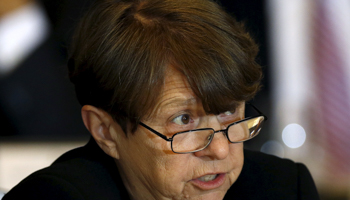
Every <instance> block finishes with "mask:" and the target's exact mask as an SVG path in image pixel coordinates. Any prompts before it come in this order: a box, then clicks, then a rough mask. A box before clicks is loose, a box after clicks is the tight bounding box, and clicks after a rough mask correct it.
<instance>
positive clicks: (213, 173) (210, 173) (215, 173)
mask: <svg viewBox="0 0 350 200" xmlns="http://www.w3.org/2000/svg"><path fill="white" fill-rule="evenodd" d="M226 173H227V172H209V173H206V174H203V175H200V176H197V177H195V178H194V179H198V178H200V177H203V176H207V175H217V174H226ZM194 179H193V180H194Z"/></svg>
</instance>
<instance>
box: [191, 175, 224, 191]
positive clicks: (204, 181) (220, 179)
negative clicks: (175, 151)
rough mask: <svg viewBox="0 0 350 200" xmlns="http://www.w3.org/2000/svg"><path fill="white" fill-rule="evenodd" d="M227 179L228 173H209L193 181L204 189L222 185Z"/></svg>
mask: <svg viewBox="0 0 350 200" xmlns="http://www.w3.org/2000/svg"><path fill="white" fill-rule="evenodd" d="M225 180H226V174H225V173H223V174H209V175H205V176H201V177H199V178H197V179H193V180H192V182H193V183H194V184H195V185H196V186H197V187H199V188H200V189H202V190H211V189H215V188H218V187H220V186H221V185H223V184H224V182H225Z"/></svg>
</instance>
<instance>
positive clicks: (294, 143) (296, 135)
mask: <svg viewBox="0 0 350 200" xmlns="http://www.w3.org/2000/svg"><path fill="white" fill-rule="evenodd" d="M305 139H306V133H305V130H304V128H303V127H302V126H300V125H299V124H289V125H287V126H286V127H285V128H284V129H283V132H282V140H283V142H284V144H285V145H287V146H288V147H290V148H293V149H294V148H299V147H301V146H302V145H303V144H304V142H305Z"/></svg>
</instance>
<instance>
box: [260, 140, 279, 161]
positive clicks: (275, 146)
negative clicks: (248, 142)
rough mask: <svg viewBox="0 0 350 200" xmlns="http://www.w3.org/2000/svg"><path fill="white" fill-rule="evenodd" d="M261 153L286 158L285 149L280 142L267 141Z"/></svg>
mask: <svg viewBox="0 0 350 200" xmlns="http://www.w3.org/2000/svg"><path fill="white" fill-rule="evenodd" d="M260 151H261V152H263V153H267V154H270V155H275V156H278V157H281V158H283V157H284V149H283V146H282V144H281V143H280V142H278V141H274V140H270V141H267V142H266V143H265V144H264V145H263V146H262V147H261V149H260Z"/></svg>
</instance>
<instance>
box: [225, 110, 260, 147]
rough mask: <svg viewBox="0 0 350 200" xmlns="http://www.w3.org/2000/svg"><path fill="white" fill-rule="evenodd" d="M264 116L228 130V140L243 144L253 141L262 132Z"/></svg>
mask: <svg viewBox="0 0 350 200" xmlns="http://www.w3.org/2000/svg"><path fill="white" fill-rule="evenodd" d="M263 121H264V117H263V116H259V117H255V118H252V119H248V120H245V121H243V122H240V123H238V124H235V125H232V126H230V127H229V128H228V131H227V132H228V138H229V140H230V142H243V141H246V140H249V139H252V138H253V137H255V136H256V135H258V133H259V132H260V130H261V127H262V123H263Z"/></svg>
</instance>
